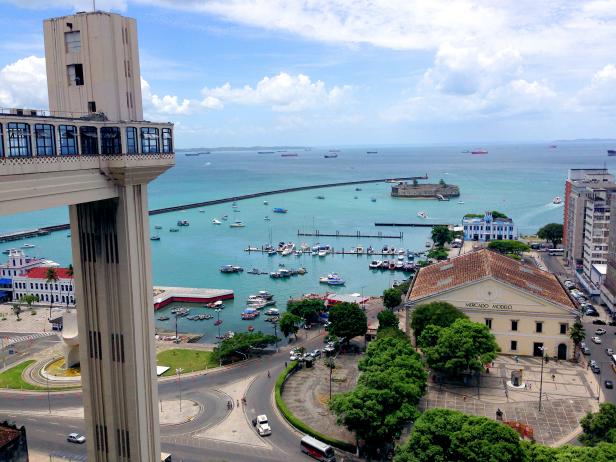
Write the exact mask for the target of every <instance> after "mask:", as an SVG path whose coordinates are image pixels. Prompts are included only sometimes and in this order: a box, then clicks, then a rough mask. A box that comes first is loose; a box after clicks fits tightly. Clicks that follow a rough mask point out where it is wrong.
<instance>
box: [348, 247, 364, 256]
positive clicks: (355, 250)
mask: <svg viewBox="0 0 616 462" xmlns="http://www.w3.org/2000/svg"><path fill="white" fill-rule="evenodd" d="M351 253H356V254H358V255H361V254H363V253H364V246H362V245H358V246H356V247H353V248H352V249H351Z"/></svg>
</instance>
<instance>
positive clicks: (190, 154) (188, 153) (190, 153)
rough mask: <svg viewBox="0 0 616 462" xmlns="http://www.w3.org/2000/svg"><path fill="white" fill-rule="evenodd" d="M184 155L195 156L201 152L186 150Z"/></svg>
mask: <svg viewBox="0 0 616 462" xmlns="http://www.w3.org/2000/svg"><path fill="white" fill-rule="evenodd" d="M184 155H185V156H186V157H196V156H200V155H201V153H200V152H187V153H186V154H184Z"/></svg>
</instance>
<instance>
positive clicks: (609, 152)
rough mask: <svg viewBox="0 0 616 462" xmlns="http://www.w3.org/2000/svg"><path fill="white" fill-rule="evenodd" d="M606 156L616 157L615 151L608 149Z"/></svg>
mask: <svg viewBox="0 0 616 462" xmlns="http://www.w3.org/2000/svg"><path fill="white" fill-rule="evenodd" d="M607 155H608V156H610V157H611V156H616V149H608V150H607Z"/></svg>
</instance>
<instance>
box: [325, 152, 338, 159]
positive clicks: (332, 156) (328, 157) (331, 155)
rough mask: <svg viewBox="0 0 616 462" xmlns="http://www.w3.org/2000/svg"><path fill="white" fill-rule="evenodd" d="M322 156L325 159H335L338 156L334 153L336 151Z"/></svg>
mask: <svg viewBox="0 0 616 462" xmlns="http://www.w3.org/2000/svg"><path fill="white" fill-rule="evenodd" d="M323 157H325V158H326V159H335V158H336V157H338V154H336V153H333V154H325V155H324V156H323Z"/></svg>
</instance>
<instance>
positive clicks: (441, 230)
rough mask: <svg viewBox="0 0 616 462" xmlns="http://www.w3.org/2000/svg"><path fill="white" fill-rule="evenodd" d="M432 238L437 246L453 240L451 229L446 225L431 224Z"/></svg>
mask: <svg viewBox="0 0 616 462" xmlns="http://www.w3.org/2000/svg"><path fill="white" fill-rule="evenodd" d="M432 240H433V241H434V243H435V244H436V245H437V246H439V247H443V246H444V245H445V244H447V243H449V242H451V241H453V231H452V230H450V229H449V226H447V225H436V226H433V227H432Z"/></svg>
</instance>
